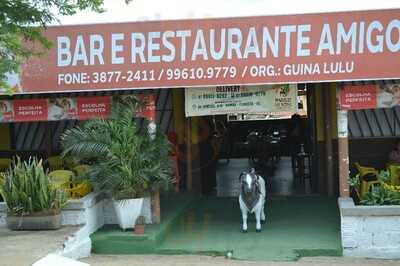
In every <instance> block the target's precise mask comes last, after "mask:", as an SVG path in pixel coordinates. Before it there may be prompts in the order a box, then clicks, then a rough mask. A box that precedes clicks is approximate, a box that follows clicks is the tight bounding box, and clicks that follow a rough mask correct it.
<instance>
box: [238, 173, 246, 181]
mask: <svg viewBox="0 0 400 266" xmlns="http://www.w3.org/2000/svg"><path fill="white" fill-rule="evenodd" d="M244 174H245V172H241V173H240V175H239V181H240V180H241V179H242V176H243V175H244Z"/></svg>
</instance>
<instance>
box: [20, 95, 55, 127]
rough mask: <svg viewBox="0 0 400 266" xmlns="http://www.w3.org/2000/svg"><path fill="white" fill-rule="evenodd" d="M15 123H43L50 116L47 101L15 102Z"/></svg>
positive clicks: (28, 100)
mask: <svg viewBox="0 0 400 266" xmlns="http://www.w3.org/2000/svg"><path fill="white" fill-rule="evenodd" d="M13 108H14V112H13V113H14V121H21V122H25V121H43V120H47V116H48V114H47V113H48V101H47V99H24V100H15V101H13Z"/></svg>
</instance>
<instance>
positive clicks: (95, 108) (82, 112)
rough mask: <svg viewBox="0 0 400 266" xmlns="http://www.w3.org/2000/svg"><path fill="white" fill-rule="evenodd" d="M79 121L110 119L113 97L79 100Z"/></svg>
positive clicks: (82, 98) (83, 98)
mask: <svg viewBox="0 0 400 266" xmlns="http://www.w3.org/2000/svg"><path fill="white" fill-rule="evenodd" d="M76 102H77V107H78V119H79V120H87V119H93V118H108V117H110V115H111V103H112V98H111V96H97V97H81V98H77V100H76Z"/></svg>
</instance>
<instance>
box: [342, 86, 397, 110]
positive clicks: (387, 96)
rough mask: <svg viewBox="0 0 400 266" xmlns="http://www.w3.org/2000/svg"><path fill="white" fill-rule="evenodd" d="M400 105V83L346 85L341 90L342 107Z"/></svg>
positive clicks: (386, 106)
mask: <svg viewBox="0 0 400 266" xmlns="http://www.w3.org/2000/svg"><path fill="white" fill-rule="evenodd" d="M397 105H400V84H385V85H356V86H353V85H351V86H345V87H344V88H343V89H341V91H340V109H342V110H356V109H373V108H390V107H393V106H397Z"/></svg>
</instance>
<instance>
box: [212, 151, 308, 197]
mask: <svg viewBox="0 0 400 266" xmlns="http://www.w3.org/2000/svg"><path fill="white" fill-rule="evenodd" d="M250 167H251V166H250V164H249V162H248V159H247V158H241V159H231V160H230V161H229V163H227V161H226V160H221V161H220V162H219V163H218V165H217V196H218V197H236V196H238V195H239V193H240V187H239V179H238V177H239V175H240V173H241V172H243V171H245V170H247V169H249V168H250ZM261 175H262V176H263V178H264V179H265V180H266V183H267V194H269V195H279V196H293V195H304V194H309V193H310V184H309V180H306V181H305V182H304V183H301V182H299V181H298V180H295V179H294V178H293V174H292V166H291V159H290V157H282V158H281V160H280V161H279V163H278V164H277V167H276V169H275V171H274V174H273V175H268V174H266V173H261Z"/></svg>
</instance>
